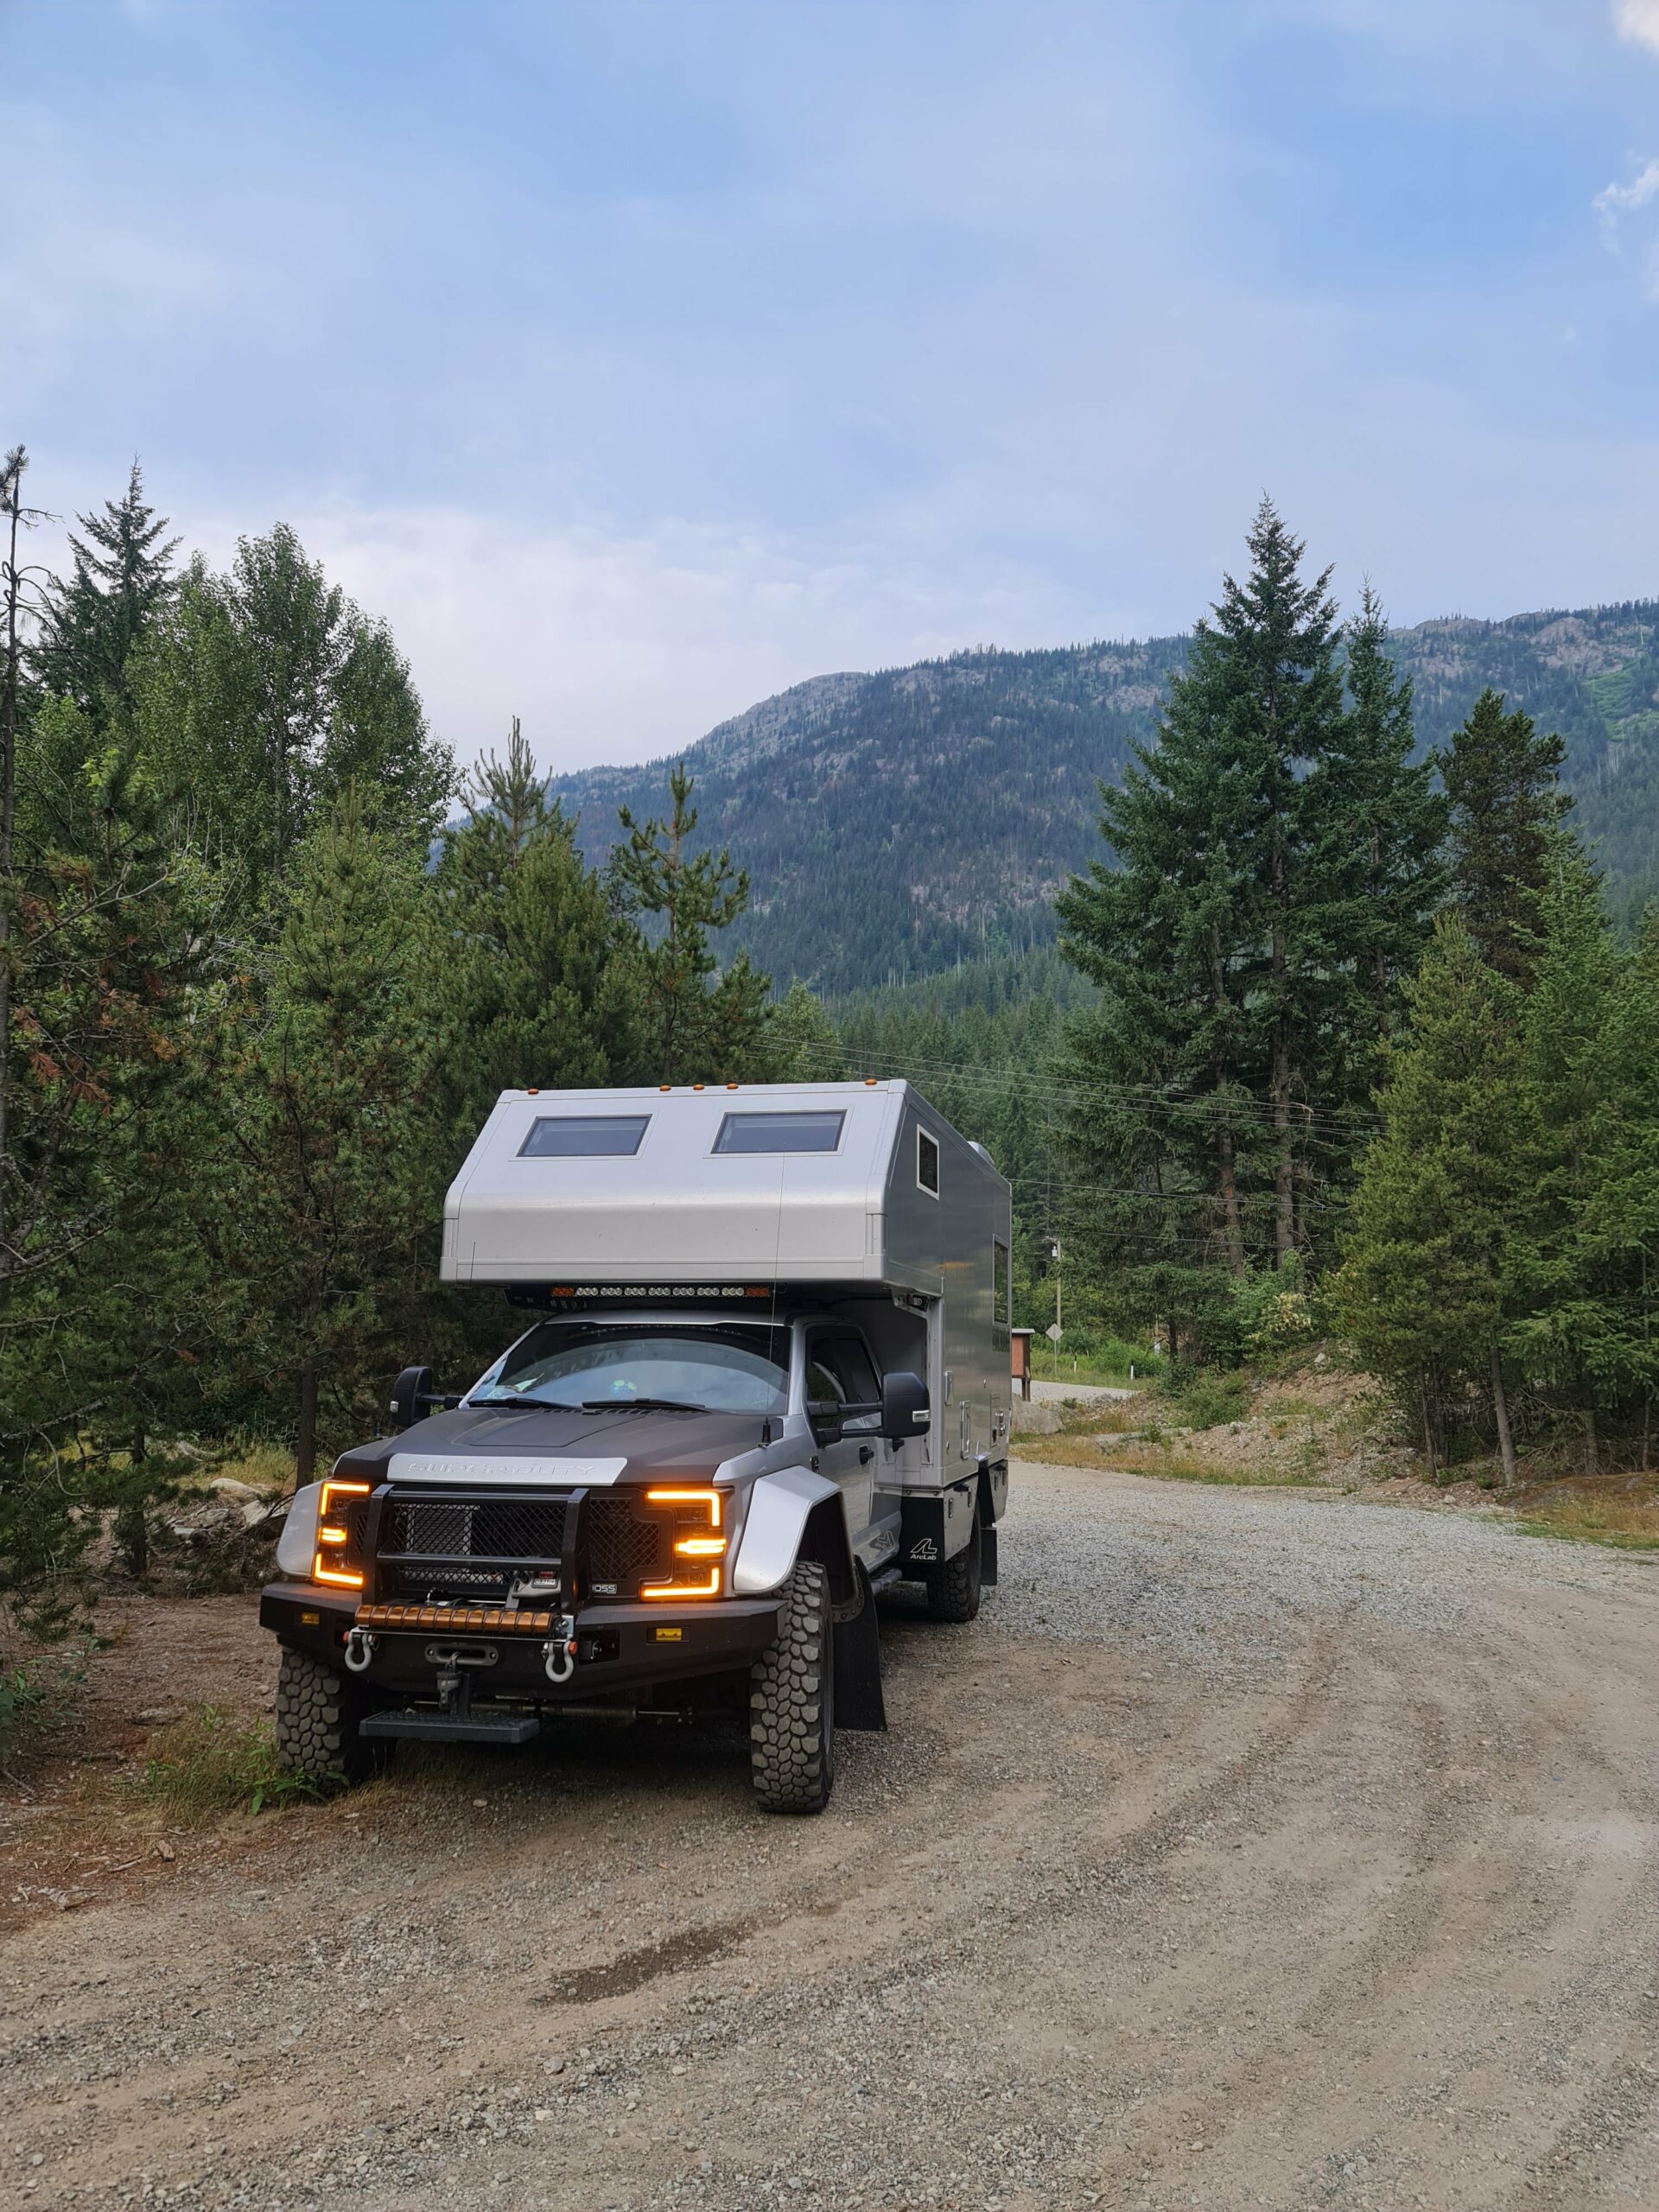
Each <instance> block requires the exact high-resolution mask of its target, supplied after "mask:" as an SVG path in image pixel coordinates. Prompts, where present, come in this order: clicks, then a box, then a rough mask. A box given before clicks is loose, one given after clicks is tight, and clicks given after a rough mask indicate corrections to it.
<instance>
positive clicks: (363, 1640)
mask: <svg viewBox="0 0 1659 2212" xmlns="http://www.w3.org/2000/svg"><path fill="white" fill-rule="evenodd" d="M374 1645H375V1639H374V1637H372V1635H371V1634H370V1632H369V1631H368V1630H367V1629H365V1628H354V1629H353V1630H352V1632H351V1634H350V1635H349V1636H348V1637H346V1666H347V1667H348V1668H349V1669H350V1670H351V1672H352V1673H353V1675H366V1674H367V1673H368V1671H369V1666H370V1662H372V1659H373V1657H374Z"/></svg>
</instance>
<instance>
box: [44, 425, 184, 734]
mask: <svg viewBox="0 0 1659 2212" xmlns="http://www.w3.org/2000/svg"><path fill="white" fill-rule="evenodd" d="M79 520H80V526H81V529H82V530H83V531H85V532H86V537H84V538H82V537H73V536H72V537H71V538H70V540H69V550H70V555H71V558H72V560H73V569H72V571H71V573H70V575H68V576H67V578H65V579H64V580H62V581H61V582H54V583H53V585H52V586H51V588H50V589H49V590H48V594H47V601H46V616H45V620H44V621H43V622H42V624H41V636H40V639H39V640H38V642H37V644H36V646H35V652H34V653H33V654H32V655H31V659H32V661H33V664H34V671H35V677H36V679H37V680H38V682H39V683H40V686H41V690H42V691H43V692H45V693H46V694H47V695H48V696H52V697H57V698H62V699H67V700H71V701H73V702H74V704H75V705H76V706H78V707H79V708H80V709H82V710H83V711H84V712H86V713H94V712H96V711H98V710H99V709H100V708H106V707H108V706H109V705H111V704H112V703H125V702H126V699H127V696H128V685H129V670H128V662H129V659H130V657H131V654H132V652H133V649H134V647H135V646H136V645H137V644H138V642H139V640H140V639H141V638H142V637H143V634H144V632H146V630H147V629H148V628H149V626H150V625H151V624H152V623H153V622H154V620H155V619H156V616H157V615H158V614H160V613H162V611H163V610H164V609H165V608H166V607H168V604H169V603H170V601H172V599H173V597H174V594H175V580H174V577H173V575H172V565H173V556H174V554H175V552H176V551H177V550H178V545H179V541H178V539H177V538H176V537H171V538H169V537H167V535H166V532H167V518H166V517H165V516H164V515H157V514H156V510H155V509H154V508H153V507H152V506H150V505H149V504H148V502H147V501H146V500H145V498H144V480H143V471H142V470H141V469H140V468H139V466H138V464H137V461H134V462H133V464H132V471H131V474H130V476H129V477H128V479H127V488H126V491H125V492H124V494H123V495H122V497H121V498H120V499H107V500H105V504H104V510H103V512H102V513H101V514H90V515H82V516H81V517H80V518H79ZM88 541H90V543H89V542H88Z"/></svg>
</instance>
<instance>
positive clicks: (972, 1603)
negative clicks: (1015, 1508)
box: [927, 1501, 985, 1621]
mask: <svg viewBox="0 0 1659 2212" xmlns="http://www.w3.org/2000/svg"><path fill="white" fill-rule="evenodd" d="M984 1560H985V1552H984V1544H983V1541H982V1535H981V1532H980V1525H979V1505H978V1503H977V1501H976V1503H975V1505H974V1525H973V1527H972V1528H971V1529H969V1532H968V1541H967V1542H966V1543H965V1544H964V1545H963V1548H962V1549H961V1550H960V1551H959V1552H958V1553H957V1555H956V1557H955V1558H954V1559H948V1560H946V1561H945V1562H944V1566H943V1567H935V1568H934V1570H933V1572H932V1573H931V1574H930V1575H929V1576H928V1578H927V1610H928V1611H929V1612H930V1613H931V1615H932V1617H933V1618H934V1619H935V1620H936V1621H970V1620H972V1619H973V1618H975V1616H976V1614H977V1612H978V1611H979V1593H980V1589H981V1586H982V1580H983V1572H984Z"/></svg>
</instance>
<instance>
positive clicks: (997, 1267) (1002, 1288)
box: [991, 1237, 1008, 1329]
mask: <svg viewBox="0 0 1659 2212" xmlns="http://www.w3.org/2000/svg"><path fill="white" fill-rule="evenodd" d="M1007 1325H1008V1248H1007V1245H1006V1244H1004V1243H1002V1242H1001V1239H1000V1238H996V1237H994V1238H993V1239H992V1240H991V1326H992V1327H993V1328H994V1329H1006V1328H1007Z"/></svg>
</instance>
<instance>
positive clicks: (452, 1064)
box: [433, 715, 645, 1164]
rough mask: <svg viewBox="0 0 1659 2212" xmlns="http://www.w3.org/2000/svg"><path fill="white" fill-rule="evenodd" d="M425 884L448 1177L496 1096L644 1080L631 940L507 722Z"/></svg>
mask: <svg viewBox="0 0 1659 2212" xmlns="http://www.w3.org/2000/svg"><path fill="white" fill-rule="evenodd" d="M463 797H464V800H465V804H466V808H467V819H466V821H465V822H463V823H461V824H460V825H459V826H457V827H455V828H453V829H448V830H446V831H445V833H444V838H443V847H442V853H441V855H440V857H439V861H438V867H437V873H436V877H435V883H434V891H435V908H436V920H435V948H434V955H433V965H434V975H435V1003H436V1006H437V1009H438V1021H439V1027H440V1030H441V1033H442V1039H443V1043H442V1053H441V1057H440V1059H439V1063H438V1066H437V1069H436V1080H437V1089H438V1095H439V1096H440V1098H441V1099H442V1109H443V1118H444V1124H445V1128H446V1132H447V1141H448V1145H449V1147H450V1151H451V1156H452V1160H453V1162H454V1164H459V1160H460V1159H461V1157H462V1156H463V1155H464V1154H465V1152H466V1149H467V1146H468V1145H469V1144H470V1143H471V1142H472V1141H473V1139H474V1136H476V1135H477V1134H478V1131H479V1128H480V1126H481V1124H482V1122H483V1120H484V1117H485V1116H486V1114H487V1113H488V1111H489V1109H490V1108H491V1107H492V1106H493V1104H494V1103H495V1101H496V1099H497V1097H498V1096H499V1094H500V1092H501V1091H503V1090H510V1089H518V1088H524V1087H527V1086H530V1085H532V1084H534V1085H537V1086H539V1087H541V1088H544V1089H548V1090H555V1089H581V1088H583V1087H588V1086H598V1085H602V1084H616V1083H630V1082H632V1081H635V1080H637V1079H640V1078H641V1077H643V1076H644V1074H645V1064H644V1059H643V1054H644V1052H645V1040H644V1035H643V1032H642V1028H641V1025H640V1021H639V1016H638V1014H637V1011H636V1007H635V1003H634V991H633V978H632V975H631V973H630V972H629V964H628V963H629V957H630V951H631V934H632V933H631V932H630V931H627V929H626V926H625V925H622V924H621V923H620V922H619V920H618V918H616V916H615V915H614V914H613V912H612V911H611V908H610V905H609V902H608V899H607V895H606V888H605V885H604V883H603V881H602V880H601V878H599V877H598V876H595V875H594V874H590V873H589V871H588V868H586V866H585V865H584V863H583V861H582V854H581V852H580V850H579V849H578V848H577V845H576V842H575V823H573V822H572V821H570V820H569V818H568V817H566V816H565V815H564V813H563V811H562V810H561V809H560V807H559V805H558V804H557V802H556V801H554V802H552V803H550V802H549V800H548V798H547V784H546V779H545V778H544V777H543V776H541V775H539V774H538V773H537V768H536V764H535V760H534V758H533V756H532V755H531V750H530V747H529V746H528V744H526V742H525V741H524V736H523V734H522V733H521V731H520V729H519V726H518V717H517V716H516V715H515V716H514V717H513V722H512V734H511V735H510V737H509V739H508V741H507V753H506V758H505V760H497V759H496V757H495V755H494V754H493V753H492V754H490V755H489V756H488V758H487V759H486V760H484V761H483V762H482V763H481V764H480V766H478V767H477V768H476V769H475V770H474V772H473V773H472V775H471V777H470V778H469V779H468V780H467V785H465V787H464V791H463Z"/></svg>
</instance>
